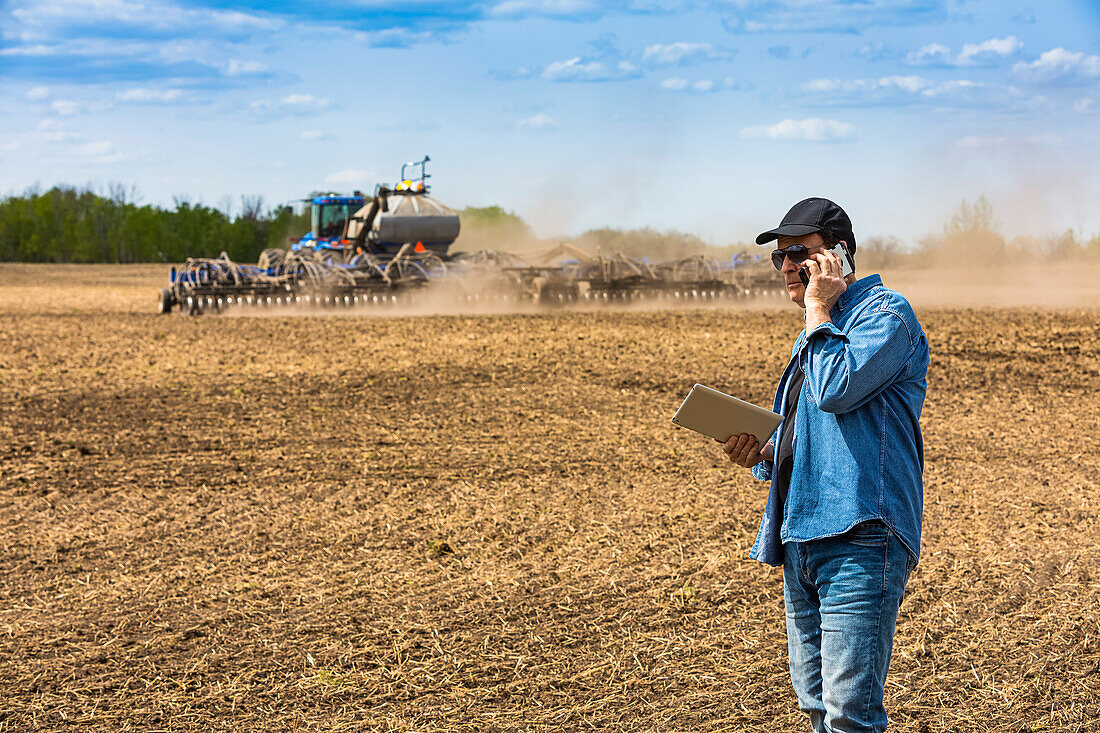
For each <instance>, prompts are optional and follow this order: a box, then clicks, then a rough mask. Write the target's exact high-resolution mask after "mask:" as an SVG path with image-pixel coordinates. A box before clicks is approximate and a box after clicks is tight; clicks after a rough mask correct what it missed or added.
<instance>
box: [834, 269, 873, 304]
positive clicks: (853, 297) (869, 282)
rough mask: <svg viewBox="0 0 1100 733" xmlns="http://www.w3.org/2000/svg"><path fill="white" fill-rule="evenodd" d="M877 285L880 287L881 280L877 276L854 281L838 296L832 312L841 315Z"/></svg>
mask: <svg viewBox="0 0 1100 733" xmlns="http://www.w3.org/2000/svg"><path fill="white" fill-rule="evenodd" d="M879 285H882V278H881V277H879V276H878V275H868V276H867V277H863V278H860V279H859V280H856V281H855V282H854V283H852V284H851V285H849V286H848V289H847V290H845V291H844V292H843V293H841V294H840V297H839V298H837V300H836V305H834V306H833V308H832V310H833V311H836V312H841V313H842V312H844V311H845V310H847V309H848V308H850V307H852V305H853V304H854V303H857V302H859V300H860V299H861V298H862V297H863V296H864V295H865V294H866V293H867V291H868V290H870V289H871V288H873V287H877V286H879Z"/></svg>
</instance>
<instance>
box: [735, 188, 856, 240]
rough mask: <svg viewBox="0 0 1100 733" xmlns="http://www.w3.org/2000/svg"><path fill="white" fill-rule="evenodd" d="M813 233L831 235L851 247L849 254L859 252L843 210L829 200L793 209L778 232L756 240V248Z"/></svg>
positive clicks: (814, 200) (813, 200)
mask: <svg viewBox="0 0 1100 733" xmlns="http://www.w3.org/2000/svg"><path fill="white" fill-rule="evenodd" d="M814 232H828V233H829V234H832V235H833V236H834V237H836V238H837V239H840V240H842V241H844V242H847V243H848V251H849V252H855V251H856V235H855V234H853V233H852V220H851V219H849V218H848V215H847V214H845V213H844V209H842V208H840V207H839V206H837V205H836V204H834V203H833V202H832V201H830V200H829V199H821V198H809V199H804V200H802V201H799V202H798V203H797V204H795V205H794V206H792V207H791V210H790V211H788V212H787V215H786V216H784V217H783V221H781V222H780V223H779V226H777V227H776V228H775V229H769V230H768V231H766V232H763V233H762V234H760V235H759V236H758V237H757V238H756V243H757V244H767V243H768V242H771V241H772V240H774V239H778V238H779V237H801V236H803V235H806V234H813V233H814Z"/></svg>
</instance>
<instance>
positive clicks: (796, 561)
mask: <svg viewBox="0 0 1100 733" xmlns="http://www.w3.org/2000/svg"><path fill="white" fill-rule="evenodd" d="M772 240H778V241H777V245H778V249H776V250H775V251H774V252H772V262H773V263H774V264H775V267H776V269H778V270H779V271H780V272H781V273H782V276H783V279H784V282H785V284H786V288H787V294H788V295H789V296H790V299H791V300H792V301H793V302H794V303H795V305H797V306H799V307H800V308H803V309H805V311H806V314H805V315H806V328H805V330H803V331H802V333H801V334H799V336H798V339H797V340H796V341H795V344H794V349H793V350H792V352H791V361H790V363H789V364H788V365H787V368H786V369H785V370H784V372H783V376H782V378H781V379H780V381H779V388H778V389H777V391H776V394H775V407H774V408H773V409H774V410H775V411H776V412H778V413H779V414H780V415H782V416H783V421H782V422H781V423H780V425H779V428H778V430H777V431H776V433H775V434H774V435H773V436H772V440H769V441H768V443H767V444H766V445H764V446H760V445H759V444H758V443H757V440H756V438H754V437H753V436H751V435H748V434H742V435H739V436H734V437H732V438H730V439H729V441H727V442H726V443H724V444H723V445H722V449H723V450H724V451H725V453H726V455H727V456H728V457H729V459H730V460H731V461H733V462H734V463H736V464H738V465H739V466H744V467H746V468H752V470H753V475H755V476H756V478H758V479H760V480H761V481H769V480H770V481H771V490H770V492H769V494H768V501H767V506H766V509H765V512H764V518H763V520H762V521H761V523H760V532H759V535H758V536H757V539H756V543H755V544H754V545H753V548H752V551H751V552H750V557H753V558H755V559H757V560H760V561H761V562H764V563H767V564H769V565H775V566H778V565H782V566H783V586H784V605H785V607H786V614H787V646H788V651H789V655H790V671H791V681H792V683H793V684H794V689H795V692H796V694H797V695H798V704H799V707H800V708H801V709H802V710H804V711H805V712H806V713H807V714H809V716H810V722H811V724H812V726H813V729H814V730H815V731H819V732H821V731H830V732H833V733H838V732H840V731H844V732H845V733H847V732H848V731H853V732H854V731H883V730H885V729H886V725H887V718H886V709H885V707H883V702H882V700H883V688H884V685H885V682H886V671H887V669H888V667H889V664H890V654H891V652H892V650H893V643H894V626H895V623H896V621H897V613H898V607H899V605H900V603H901V597H902V593H903V592H904V590H905V584H906V582H907V581H908V579H909V573H910V572H911V571H912V569H913V568H914V567H915V566H916V563H917V557H918V556H919V555H920V532H921V514H922V510H923V499H924V490H923V483H922V479H921V473H922V471H923V468H924V447H923V443H922V440H921V432H920V425H919V419H920V413H921V408H922V406H923V404H924V395H925V387H926V382H925V377H926V374H927V371H928V341H927V339H926V338H925V335H924V331H923V330H922V329H921V326H920V323H918V322H917V318H916V315H915V314H914V313H913V309H912V308H911V307H910V305H909V303H908V301H906V300H905V298H904V297H902V295H901V294H899V293H897V292H895V291H893V290H888V289H887V288H885V287H883V285H882V280H881V279H880V278H879V276H878V275H870V276H868V277H864V278H862V279H856V276H855V274H854V272H853V273H852V274H849V275H847V276H846V277H844V276H842V275H843V272H844V270H843V260H842V259H841V256H838V254H834V253H833V252H830V251H829V250H830V249H831V248H832V247H834V246H835V245H836V243H837V242H843V243H845V246H846V247H847V250H848V252H849V253H851V254H853V255H854V254H855V251H856V241H855V236H854V235H853V233H852V223H851V220H850V219H849V218H848V215H847V214H846V213H844V210H843V209H841V208H840V207H839V206H837V205H836V204H835V203H833V202H832V201H829V200H827V199H821V198H811V199H806V200H805V201H801V202H799V203H798V204H795V206H794V207H793V208H792V209H791V210H790V211H789V212H788V213H787V215H786V216H785V217H784V218H783V221H782V223H781V224H780V225H779V226H778V227H777V228H775V229H772V230H769V231H767V232H764V233H763V234H761V235H760V236H758V237H757V238H756V242H757V244H765V243H767V242H771V241H772ZM852 262H853V263H854V260H853V261H852ZM800 268H805V270H806V274H807V275H808V276H809V283H808V284H803V282H802V279H801V278H800V277H799V269H800ZM853 269H854V265H853Z"/></svg>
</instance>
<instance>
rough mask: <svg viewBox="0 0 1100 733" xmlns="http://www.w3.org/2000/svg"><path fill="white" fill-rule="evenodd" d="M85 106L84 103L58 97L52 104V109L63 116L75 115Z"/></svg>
mask: <svg viewBox="0 0 1100 733" xmlns="http://www.w3.org/2000/svg"><path fill="white" fill-rule="evenodd" d="M83 108H84V105H82V104H81V103H80V102H74V101H72V100H71V99H56V100H54V101H53V102H52V103H51V104H50V109H52V110H53V111H54V112H56V113H57V114H59V115H61V116H63V117H69V116H71V115H75V114H76V113H77V112H79V111H80V110H81V109H83Z"/></svg>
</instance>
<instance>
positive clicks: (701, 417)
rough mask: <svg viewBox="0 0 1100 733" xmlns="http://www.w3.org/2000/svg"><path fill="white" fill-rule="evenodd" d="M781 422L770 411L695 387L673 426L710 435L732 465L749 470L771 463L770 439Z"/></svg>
mask: <svg viewBox="0 0 1100 733" xmlns="http://www.w3.org/2000/svg"><path fill="white" fill-rule="evenodd" d="M781 419H782V418H781V417H780V416H779V415H777V414H775V413H774V412H772V411H771V410H765V409H764V408H763V407H757V406H756V405H754V404H752V403H751V402H745V401H744V400H739V399H737V398H736V397H731V396H730V395H728V394H725V393H723V392H719V391H718V390H716V389H712V388H710V387H707V386H705V385H702V384H696V385H695V386H694V387H692V388H691V392H690V393H689V394H688V396H687V398H686V399H685V400H684V402H683V404H681V405H680V409H678V410H677V411H676V415H675V416H673V418H672V422H673V423H675V424H676V425H679V426H680V427H684V428H688V429H689V430H694V431H695V432H697V433H702V434H703V435H709V436H710V437H712V438H714V439H715V440H716V441H718V442H719V443H721V444H722V450H723V451H724V452H725V454H726V456H727V457H728V458H729V459H730V460H731V461H732V462H734V463H736V464H737V465H739V466H744V467H746V468H750V467H752V466H755V465H756V464H757V463H760V461H768V460H771V459H772V453H773V449H772V443H771V441H770V440H768V438H769V436H771V434H772V433H773V432H775V428H776V427H777V426H778V425H779V421H780V420H781ZM765 441H766V442H765ZM761 443H763V444H764V445H763V447H761Z"/></svg>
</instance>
